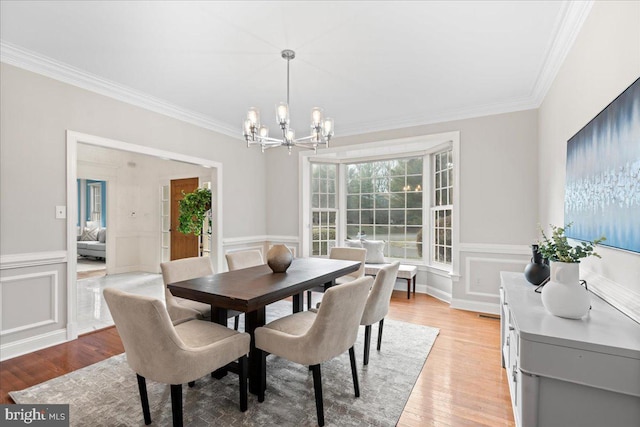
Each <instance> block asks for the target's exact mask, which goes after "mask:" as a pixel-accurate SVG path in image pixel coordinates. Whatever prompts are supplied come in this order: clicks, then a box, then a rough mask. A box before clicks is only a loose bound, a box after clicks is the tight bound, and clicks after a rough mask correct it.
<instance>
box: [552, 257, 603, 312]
mask: <svg viewBox="0 0 640 427" xmlns="http://www.w3.org/2000/svg"><path fill="white" fill-rule="evenodd" d="M579 273H580V264H579V263H577V262H573V263H569V262H555V261H552V262H551V275H550V279H551V280H550V281H549V282H548V283H547V284H546V285H544V287H543V288H542V304H543V305H544V307H545V308H546V309H547V311H548V312H549V313H551V314H553V315H554V316H558V317H565V318H567V319H580V318H581V317H582V316H584V315H585V314H587V313H588V312H589V308H590V307H591V298H590V297H589V291H587V289H586V288H585V287H583V286H582V285H581V284H580V275H579Z"/></svg>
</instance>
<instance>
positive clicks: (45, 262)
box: [0, 251, 67, 360]
mask: <svg viewBox="0 0 640 427" xmlns="http://www.w3.org/2000/svg"><path fill="white" fill-rule="evenodd" d="M66 260H67V253H66V251H51V252H40V253H24V254H12V255H4V256H2V257H1V258H0V360H5V359H9V358H12V357H15V356H18V355H21V354H25V353H29V352H32V351H35V350H38V349H41V348H44V347H48V346H51V345H55V344H59V343H62V342H64V341H66V319H67V312H66V297H67V288H66V276H67V274H66V269H67V264H66Z"/></svg>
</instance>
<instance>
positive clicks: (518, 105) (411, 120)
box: [336, 98, 539, 138]
mask: <svg viewBox="0 0 640 427" xmlns="http://www.w3.org/2000/svg"><path fill="white" fill-rule="evenodd" d="M538 106H539V104H536V103H535V101H534V100H532V99H530V98H526V99H514V100H511V101H507V102H501V103H496V104H484V105H476V106H472V107H465V108H460V109H455V110H449V111H443V112H440V113H436V114H429V115H420V116H410V117H406V118H404V119H390V120H382V121H376V122H368V123H364V122H363V123H357V124H355V125H353V126H349V127H347V128H342V127H341V128H340V135H339V136H340V137H343V136H353V135H361V134H363V133H372V132H381V131H388V130H397V129H404V128H409V127H416V126H425V125H431V124H435V123H444V122H452V121H456V120H465V119H472V118H476V117H483V116H491V115H495V114H504V113H513V112H516V111H524V110H531V109H534V108H538ZM362 129H366V132H362ZM336 138H337V136H336Z"/></svg>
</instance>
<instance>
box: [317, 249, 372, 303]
mask: <svg viewBox="0 0 640 427" xmlns="http://www.w3.org/2000/svg"><path fill="white" fill-rule="evenodd" d="M366 257H367V250H366V249H363V248H341V247H335V248H331V250H330V251H329V259H342V260H346V261H360V268H359V269H357V270H356V271H354V272H352V273H349V274H346V275H344V276H342V277H338V278H337V279H336V285H341V284H343V283H347V282H351V281H352V280H356V279H359V278H361V277H363V276H364V262H365V259H366ZM313 292H324V287H323V286H316V287H315V288H311V289H309V290H308V291H307V309H308V310H311V308H312V304H313V301H312V299H313V298H312V293H313Z"/></svg>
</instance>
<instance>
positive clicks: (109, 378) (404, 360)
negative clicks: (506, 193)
mask: <svg viewBox="0 0 640 427" xmlns="http://www.w3.org/2000/svg"><path fill="white" fill-rule="evenodd" d="M290 310H291V305H290V303H286V302H278V303H276V304H272V305H270V306H268V307H267V320H268V321H269V320H271V319H273V318H277V317H279V316H281V315H283V314H289V313H290ZM241 319H242V316H241ZM240 329H241V330H242V327H241V328H240ZM372 329H373V330H372V337H371V338H372V339H371V341H372V343H371V344H372V346H371V354H370V358H369V365H367V366H364V365H362V357H363V351H364V350H363V342H364V327H363V326H362V327H360V332H359V334H358V341H357V342H356V345H355V350H356V361H357V367H358V377H359V379H360V398H356V397H355V396H354V394H353V382H352V379H351V368H350V365H349V354H348V353H345V354H343V355H341V356H340V357H337V358H335V359H333V360H331V361H329V362H326V363H323V364H322V385H323V394H324V406H325V425H327V426H340V427H342V426H394V425H396V423H397V422H398V419H399V418H400V415H401V414H402V410H403V408H404V406H405V404H406V402H407V399H408V398H409V395H410V393H411V390H412V389H413V386H414V384H415V382H416V380H417V378H418V375H419V374H420V371H421V370H422V367H423V365H424V363H425V361H426V359H427V355H428V354H429V351H430V350H431V346H432V345H433V343H434V341H435V339H436V337H437V335H438V333H439V330H438V329H436V328H430V327H427V326H420V325H414V324H410V323H404V322H399V321H394V320H390V319H386V320H385V324H384V333H383V339H382V350H381V351H380V352H378V351H376V348H375V345H376V344H375V343H376V339H377V333H378V331H377V325H374V326H373V328H372ZM147 390H148V392H149V404H150V407H151V419H152V425H156V426H167V425H171V395H170V387H169V386H168V385H165V384H160V383H156V382H154V381H150V380H147ZM9 395H10V396H11V397H12V398H13V400H14V401H15V402H16V403H27V404H49V403H50V404H54V403H69V404H70V421H71V425H72V426H109V427H111V426H143V425H144V420H143V417H142V409H141V406H140V397H139V394H138V386H137V381H136V376H135V374H134V372H133V371H132V370H131V369H130V368H129V365H127V363H126V359H125V356H124V355H119V356H114V357H112V358H110V359H107V360H105V361H103V362H99V363H96V364H94V365H91V366H88V367H86V368H83V369H80V370H78V371H74V372H71V373H69V374H67V375H64V376H62V377H58V378H55V379H52V380H50V381H47V382H45V383H42V384H38V385H36V386H33V387H30V388H28V389H26V390H22V391H12V392H10V393H9ZM183 401H184V421H185V425H186V426H270V425H274V426H275V425H278V426H313V425H317V418H316V409H315V400H314V394H313V378H312V375H311V371H309V369H308V367H306V366H301V365H298V364H295V363H291V362H289V361H287V360H285V359H281V358H279V357H276V356H273V355H270V356H269V357H268V358H267V391H266V395H265V401H264V402H263V403H259V402H258V400H257V397H256V396H254V395H252V394H249V409H248V410H247V411H246V412H244V413H243V412H240V410H239V391H238V377H237V376H236V375H235V374H232V373H229V374H228V375H227V376H226V377H224V378H222V379H221V380H216V379H213V378H211V377H210V376H207V377H203V378H201V379H199V380H197V381H196V385H195V387H193V388H189V387H187V385H184V386H183Z"/></svg>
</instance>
